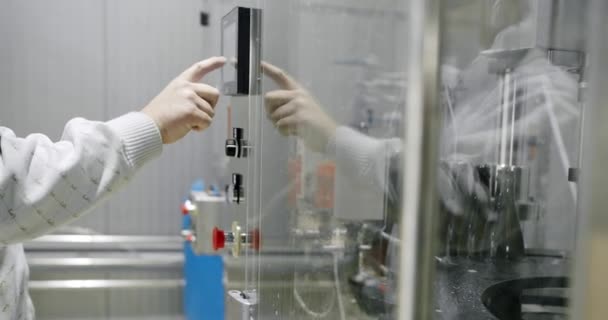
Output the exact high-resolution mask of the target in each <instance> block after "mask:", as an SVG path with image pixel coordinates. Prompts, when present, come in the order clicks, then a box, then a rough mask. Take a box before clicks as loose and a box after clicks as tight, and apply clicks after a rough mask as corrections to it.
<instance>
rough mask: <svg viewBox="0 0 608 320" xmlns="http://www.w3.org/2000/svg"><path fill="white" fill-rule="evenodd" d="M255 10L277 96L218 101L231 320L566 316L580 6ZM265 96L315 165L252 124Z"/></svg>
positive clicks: (581, 68) (582, 64)
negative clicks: (295, 119) (310, 137)
mask: <svg viewBox="0 0 608 320" xmlns="http://www.w3.org/2000/svg"><path fill="white" fill-rule="evenodd" d="M239 3H241V2H239ZM248 3H249V4H251V3H252V2H251V1H250V2H248ZM253 3H254V4H255V7H256V8H257V9H259V10H263V12H264V20H263V21H261V23H260V25H259V27H260V32H263V33H264V37H263V41H262V42H261V47H262V49H263V50H262V49H260V50H261V51H260V52H263V53H264V56H263V60H264V61H265V62H266V63H269V64H273V65H276V66H277V67H278V68H281V69H282V70H283V72H284V75H287V76H288V77H289V79H290V81H293V82H290V85H289V86H287V87H285V86H281V84H280V83H274V82H273V81H272V80H271V79H270V78H268V77H262V78H260V79H261V80H260V81H261V83H260V84H261V86H260V89H261V90H260V91H259V92H250V94H249V95H247V96H230V97H229V100H230V101H229V105H230V106H231V109H230V110H231V112H229V113H228V122H227V123H228V132H227V134H226V135H227V136H226V137H225V140H224V139H221V143H223V145H224V146H225V153H226V156H227V157H229V165H228V172H227V174H228V176H229V177H230V181H226V184H227V188H226V189H225V192H226V198H227V199H228V201H227V202H226V203H227V208H228V209H227V211H229V212H231V213H233V214H234V218H232V219H231V221H224V222H222V223H223V227H221V226H217V228H214V229H213V235H214V236H215V248H217V249H218V252H222V254H224V253H229V254H230V256H231V257H233V258H231V259H234V260H231V261H233V262H232V263H234V264H235V265H238V266H239V269H238V270H240V271H237V273H232V274H228V278H232V279H234V278H239V279H240V280H241V281H240V282H239V283H238V284H237V287H236V288H232V289H231V290H227V292H226V299H227V300H226V301H227V302H226V312H227V314H229V315H230V318H231V319H397V318H399V319H416V320H417V319H565V318H566V317H567V313H568V312H570V308H569V301H570V291H569V290H570V289H569V288H570V284H571V282H572V281H571V276H572V268H571V265H572V260H571V257H572V254H573V253H574V251H573V250H574V248H575V241H574V239H575V228H576V225H577V223H578V221H579V219H580V215H579V214H577V206H578V202H579V196H578V190H577V185H576V184H577V183H578V181H579V180H580V179H577V177H576V176H577V174H576V172H578V171H579V170H582V169H579V160H578V159H579V156H580V154H581V150H580V145H581V142H580V141H581V140H580V130H581V126H582V124H581V123H582V120H581V113H582V111H583V107H584V106H585V103H584V101H585V95H586V93H585V91H584V90H583V89H584V88H585V87H587V85H588V84H587V81H588V80H587V75H586V73H585V69H586V64H587V57H588V55H590V54H592V52H588V49H587V46H586V44H587V41H588V39H587V38H586V37H587V35H586V33H585V32H581V30H584V29H583V28H584V25H585V23H584V16H585V15H584V13H585V12H587V11H586V10H587V9H588V7H587V2H586V1H583V2H579V3H577V4H573V3H572V2H567V1H542V0H538V1H536V0H530V1H524V0H521V1H501V0H498V1H493V2H479V1H458V2H450V4H446V3H445V2H442V1H435V0H431V1H422V0H410V1H393V0H385V1H374V2H348V1H346V2H345V1H332V0H330V1H327V0H325V1H321V0H308V1H279V0H276V1H253ZM424 23H428V24H424ZM251 25H253V24H251ZM337 26H340V27H337ZM260 34H261V33H260ZM380 34H381V35H382V37H379V36H378V35H380ZM224 37H225V36H224ZM276 89H279V90H282V91H283V93H284V94H286V95H288V94H289V93H290V92H289V91H294V90H295V91H306V92H308V93H310V95H311V96H313V97H314V100H315V103H316V105H315V106H314V107H318V108H320V109H322V110H321V111H322V112H325V113H326V114H327V115H328V116H329V117H331V118H332V119H333V120H334V121H335V122H336V124H337V127H338V128H337V129H336V131H335V132H333V134H334V135H333V136H331V137H330V139H328V144H327V146H326V148H325V149H323V150H317V151H313V150H311V149H309V148H308V147H307V146H306V143H305V142H306V141H303V140H304V139H305V137H306V133H308V132H304V133H302V132H301V130H304V129H303V128H302V127H298V126H295V125H294V128H291V131H290V132H288V133H289V135H290V137H285V136H283V135H281V134H280V133H279V132H278V131H277V129H276V128H275V127H274V126H273V124H272V122H271V121H269V120H268V115H267V114H266V113H265V112H266V106H265V100H264V97H263V94H267V93H269V92H272V91H275V90H276ZM258 93H259V94H258ZM292 93H293V92H292ZM286 100H288V99H286ZM286 105H289V103H288V102H286ZM306 107H311V106H304V107H302V108H300V110H297V112H305V111H306V110H307V109H306ZM311 108H312V107H311ZM287 109H288V108H287ZM315 111H318V110H315ZM294 112H296V111H294ZM298 115H301V116H302V119H304V121H306V123H305V124H306V125H310V124H311V123H312V124H314V121H315V118H313V117H306V115H307V114H306V113H302V114H299V113H298ZM305 128H306V130H314V126H306V127H305ZM310 128H312V129H310ZM260 243H262V245H260ZM225 257H227V256H225ZM238 272H240V275H239V274H238ZM574 276H577V274H575V275H574Z"/></svg>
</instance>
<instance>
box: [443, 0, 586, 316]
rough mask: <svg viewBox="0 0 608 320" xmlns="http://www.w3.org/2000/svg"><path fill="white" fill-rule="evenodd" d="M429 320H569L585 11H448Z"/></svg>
mask: <svg viewBox="0 0 608 320" xmlns="http://www.w3.org/2000/svg"><path fill="white" fill-rule="evenodd" d="M444 3H445V6H444V8H443V15H442V24H443V26H442V30H443V34H442V43H441V46H442V52H441V65H442V67H441V77H440V80H441V81H440V84H441V92H440V94H439V96H440V100H441V103H442V107H443V108H444V110H445V112H444V114H445V120H444V123H445V125H444V127H443V130H442V138H441V144H440V150H439V151H440V163H439V166H438V170H439V171H438V180H437V181H438V191H439V198H440V212H439V213H438V214H439V220H440V226H439V235H438V237H439V240H440V241H439V243H440V246H439V248H438V252H437V261H438V263H437V270H436V291H435V301H436V308H437V309H436V315H437V318H440V319H482V318H483V319H487V318H488V317H489V318H492V319H493V318H497V319H565V318H566V316H567V301H568V299H567V298H568V293H569V291H568V289H567V286H568V281H567V278H566V277H567V275H568V271H569V268H568V265H569V259H568V258H567V257H568V256H570V254H571V253H572V250H573V249H574V247H575V246H574V244H575V241H574V240H575V231H576V224H577V214H576V209H577V197H578V194H577V187H576V183H575V182H576V176H577V169H576V168H577V167H578V162H579V161H578V159H579V153H580V152H579V151H580V150H579V148H580V119H581V110H582V103H581V100H580V98H581V93H580V87H581V83H582V82H583V81H584V74H583V71H584V67H585V57H586V53H585V46H584V44H585V40H586V39H585V35H586V33H585V32H583V30H584V28H585V21H584V16H585V15H584V14H585V12H586V11H585V9H586V7H587V6H586V1H582V2H581V1H579V2H576V3H572V2H567V1H535V0H529V1H501V0H497V1H450V2H444Z"/></svg>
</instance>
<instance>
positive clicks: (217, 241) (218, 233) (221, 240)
mask: <svg viewBox="0 0 608 320" xmlns="http://www.w3.org/2000/svg"><path fill="white" fill-rule="evenodd" d="M211 241H212V245H213V250H215V251H217V250H219V249H222V248H224V247H225V246H226V233H225V232H224V230H222V229H218V228H217V227H216V228H213V232H212V239H211Z"/></svg>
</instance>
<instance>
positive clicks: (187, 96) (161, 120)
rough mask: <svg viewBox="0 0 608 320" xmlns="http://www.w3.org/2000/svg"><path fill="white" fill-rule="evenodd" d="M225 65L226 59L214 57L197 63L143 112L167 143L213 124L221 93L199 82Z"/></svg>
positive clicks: (172, 82)
mask: <svg viewBox="0 0 608 320" xmlns="http://www.w3.org/2000/svg"><path fill="white" fill-rule="evenodd" d="M225 62H226V59H225V58H223V57H213V58H209V59H207V60H203V61H200V62H197V63H195V64H194V65H192V66H191V67H190V68H188V69H187V70H186V71H184V72H183V73H182V74H181V75H179V76H178V77H177V78H175V79H174V80H173V81H171V82H170V83H169V84H168V85H167V87H166V88H165V89H163V91H161V93H160V94H159V95H158V96H156V98H154V99H153V100H152V101H151V102H150V103H149V104H148V105H147V106H146V107H145V108H143V109H142V110H141V112H142V113H144V114H146V115H148V116H149V117H150V118H152V120H154V122H156V125H158V128H159V130H160V133H161V136H162V139H163V143H164V144H169V143H173V142H176V141H178V140H179V139H181V138H183V137H184V136H185V135H186V134H188V132H190V130H194V131H203V130H205V129H207V128H208V127H209V126H210V125H211V121H212V119H213V115H214V113H215V112H214V108H215V105H216V104H217V101H218V99H219V96H220V93H219V91H218V90H217V89H216V88H214V87H212V86H209V85H206V84H204V83H199V81H200V80H201V79H202V78H203V77H204V76H205V75H206V74H207V73H209V72H211V71H213V70H215V69H217V68H220V67H221V66H223V65H224V63H225Z"/></svg>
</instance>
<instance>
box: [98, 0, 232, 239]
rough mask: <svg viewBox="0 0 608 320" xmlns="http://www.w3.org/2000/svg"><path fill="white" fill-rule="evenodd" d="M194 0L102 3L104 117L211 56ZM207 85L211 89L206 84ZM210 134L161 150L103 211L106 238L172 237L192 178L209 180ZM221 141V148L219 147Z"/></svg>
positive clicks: (141, 101) (141, 102)
mask: <svg viewBox="0 0 608 320" xmlns="http://www.w3.org/2000/svg"><path fill="white" fill-rule="evenodd" d="M202 7H204V2H202V1H200V0H186V1H180V2H179V4H176V2H174V1H159V0H157V1H148V0H131V1H121V0H108V1H107V15H108V22H107V46H108V47H107V54H108V92H107V95H108V110H109V115H110V116H117V115H120V114H123V113H125V112H128V111H131V110H136V109H139V108H141V107H143V106H145V104H146V103H147V102H148V101H149V100H150V99H152V98H153V97H154V96H155V95H156V94H157V93H158V92H159V91H160V90H161V89H162V88H163V87H164V86H165V85H166V84H167V83H168V82H169V81H170V80H171V79H173V78H174V77H175V76H176V75H178V74H179V73H181V72H182V71H183V70H184V69H185V68H187V67H188V66H189V65H191V64H192V63H193V62H195V61H198V60H201V59H203V58H205V57H208V56H210V55H213V54H218V53H219V52H214V50H213V47H212V46H209V45H207V42H208V41H210V40H209V39H210V36H211V35H209V28H204V27H202V26H201V25H200V24H199V12H200V11H201V9H202ZM211 80H212V81H211V83H212V84H217V82H216V81H213V79H211ZM212 133H213V130H209V131H207V132H205V133H204V134H191V135H190V136H189V137H187V138H186V139H185V140H183V141H180V142H179V143H177V144H175V145H171V146H166V147H165V151H164V153H163V156H162V157H161V159H159V160H158V161H155V162H154V163H151V164H150V165H149V166H147V167H146V168H144V170H142V172H140V174H139V175H138V176H137V178H136V179H134V180H133V181H132V183H131V184H130V185H129V186H128V187H127V188H126V190H123V192H121V193H120V194H119V195H117V196H116V197H115V198H114V199H113V200H112V201H111V203H110V212H109V213H108V215H107V218H108V219H109V226H110V229H109V230H108V231H109V232H110V233H120V234H177V233H178V232H179V226H180V224H181V222H180V221H181V217H180V216H179V211H178V206H179V203H180V201H181V199H182V198H183V197H184V196H186V195H187V191H188V190H189V186H190V184H191V182H192V180H193V178H194V177H196V176H199V177H204V178H207V179H210V178H212V177H211V176H210V174H209V172H211V170H210V169H211V168H210V167H211V163H212V152H211V150H212V144H213V141H214V140H213V134H212ZM222 141H223V140H222Z"/></svg>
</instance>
